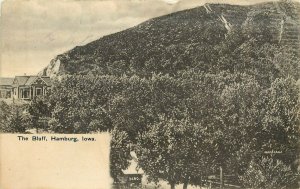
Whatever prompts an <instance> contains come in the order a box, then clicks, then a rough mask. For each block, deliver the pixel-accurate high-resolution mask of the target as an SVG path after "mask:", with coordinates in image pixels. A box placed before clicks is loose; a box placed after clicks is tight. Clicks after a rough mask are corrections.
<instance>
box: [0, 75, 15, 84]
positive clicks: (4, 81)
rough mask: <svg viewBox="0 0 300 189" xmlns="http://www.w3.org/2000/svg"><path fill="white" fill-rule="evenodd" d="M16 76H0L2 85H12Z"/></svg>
mask: <svg viewBox="0 0 300 189" xmlns="http://www.w3.org/2000/svg"><path fill="white" fill-rule="evenodd" d="M13 82H14V78H9V77H0V85H12V84H13Z"/></svg>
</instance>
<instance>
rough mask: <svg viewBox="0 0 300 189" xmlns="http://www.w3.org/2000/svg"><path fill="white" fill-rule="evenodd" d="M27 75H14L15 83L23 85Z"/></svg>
mask: <svg viewBox="0 0 300 189" xmlns="http://www.w3.org/2000/svg"><path fill="white" fill-rule="evenodd" d="M29 77H30V76H16V77H15V81H16V82H17V83H16V84H17V85H25V84H26V82H27V80H28V78H29Z"/></svg>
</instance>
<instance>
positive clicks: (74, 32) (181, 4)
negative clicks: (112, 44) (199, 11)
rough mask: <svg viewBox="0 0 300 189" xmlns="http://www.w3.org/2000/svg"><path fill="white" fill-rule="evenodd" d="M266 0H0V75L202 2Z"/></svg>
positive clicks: (35, 68)
mask: <svg viewBox="0 0 300 189" xmlns="http://www.w3.org/2000/svg"><path fill="white" fill-rule="evenodd" d="M264 1H265V0H4V1H3V0H0V2H1V18H0V77H14V76H16V75H24V74H26V75H35V74H37V73H38V72H39V71H41V70H42V69H43V68H44V67H46V66H47V65H48V64H49V63H50V61H51V59H53V58H54V57H55V56H56V55H59V54H62V53H64V52H66V51H68V50H70V49H72V48H74V47H75V46H79V45H85V44H87V43H89V42H91V41H94V40H96V39H99V38H100V37H102V36H105V35H108V34H111V33H115V32H118V31H122V30H124V29H127V28H129V27H132V26H135V25H137V24H139V23H141V22H143V21H146V20H148V19H150V18H153V17H157V16H161V15H165V14H169V13H172V12H176V11H179V10H184V9H189V8H194V7H197V6H201V5H203V4H204V3H217V2H220V3H228V4H241V5H247V4H254V3H260V2H264Z"/></svg>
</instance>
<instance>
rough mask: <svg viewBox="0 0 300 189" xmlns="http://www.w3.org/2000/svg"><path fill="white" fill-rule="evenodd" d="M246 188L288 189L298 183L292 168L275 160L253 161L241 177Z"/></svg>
mask: <svg viewBox="0 0 300 189" xmlns="http://www.w3.org/2000/svg"><path fill="white" fill-rule="evenodd" d="M239 179H240V181H241V183H242V184H243V186H244V187H246V188H253V189H268V188H287V187H289V186H290V185H291V184H292V183H294V182H295V181H296V176H295V175H294V173H293V172H292V170H291V168H290V166H287V165H285V164H284V163H283V162H282V161H280V160H274V159H273V158H266V157H265V158H262V159H261V160H259V161H254V160H252V161H251V162H250V164H249V167H248V168H247V170H246V172H245V173H244V174H243V175H242V176H240V177H239Z"/></svg>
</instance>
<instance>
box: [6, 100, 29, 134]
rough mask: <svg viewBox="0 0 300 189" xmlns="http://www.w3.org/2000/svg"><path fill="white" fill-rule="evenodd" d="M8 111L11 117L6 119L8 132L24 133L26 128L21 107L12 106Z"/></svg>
mask: <svg viewBox="0 0 300 189" xmlns="http://www.w3.org/2000/svg"><path fill="white" fill-rule="evenodd" d="M10 110H11V115H10V116H9V118H8V127H9V132H13V133H25V131H26V127H25V124H24V122H23V119H22V111H23V109H22V107H20V106H19V105H15V104H13V105H12V106H11V109H10Z"/></svg>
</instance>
